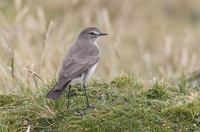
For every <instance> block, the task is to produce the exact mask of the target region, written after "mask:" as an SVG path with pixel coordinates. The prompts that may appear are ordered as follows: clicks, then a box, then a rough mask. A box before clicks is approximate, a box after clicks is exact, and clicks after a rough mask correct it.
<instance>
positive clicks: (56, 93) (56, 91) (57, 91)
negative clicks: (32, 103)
mask: <svg viewBox="0 0 200 132" xmlns="http://www.w3.org/2000/svg"><path fill="white" fill-rule="evenodd" d="M69 83H70V81H69V82H67V83H66V84H65V85H64V86H62V87H60V86H59V85H58V83H56V84H55V85H54V86H53V88H52V89H51V90H50V91H49V92H48V94H47V96H46V97H47V98H51V99H58V98H59V97H60V96H61V94H62V93H63V91H64V90H65V88H66V87H67V86H68V84H69Z"/></svg>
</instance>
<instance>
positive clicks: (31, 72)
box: [25, 68, 44, 81]
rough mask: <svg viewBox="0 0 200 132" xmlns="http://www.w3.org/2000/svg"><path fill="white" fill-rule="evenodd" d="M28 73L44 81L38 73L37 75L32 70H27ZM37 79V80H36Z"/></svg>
mask: <svg viewBox="0 0 200 132" xmlns="http://www.w3.org/2000/svg"><path fill="white" fill-rule="evenodd" d="M25 69H26V70H27V71H28V72H30V73H31V74H32V75H33V76H35V77H37V78H38V79H40V80H42V81H44V80H43V79H42V78H41V77H40V76H39V75H38V74H37V73H35V72H34V71H32V70H31V69H27V68H25ZM35 79H36V78H35Z"/></svg>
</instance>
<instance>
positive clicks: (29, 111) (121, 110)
mask: <svg viewBox="0 0 200 132" xmlns="http://www.w3.org/2000/svg"><path fill="white" fill-rule="evenodd" d="M88 86H89V87H88V95H89V98H90V102H91V103H92V104H95V106H96V108H95V109H93V110H92V109H85V108H86V107H85V97H84V96H83V91H82V90H80V89H81V85H74V86H73V87H72V92H73V94H72V95H71V96H70V106H69V109H67V93H66V92H65V93H64V95H63V96H62V97H61V98H60V99H59V100H57V101H52V100H48V99H46V98H45V95H46V93H47V90H48V86H44V87H41V90H40V91H39V92H38V93H36V94H34V95H32V96H30V94H27V96H26V95H23V96H0V102H1V106H0V111H1V112H0V116H1V118H0V126H1V127H0V131H26V129H27V127H28V126H29V125H30V126H31V130H32V131H66V130H68V131H166V132H168V131H195V130H199V129H200V126H199V124H200V103H199V100H198V99H194V100H193V101H182V99H183V96H181V97H179V96H180V95H182V94H179V93H173V94H172V92H171V89H172V88H173V86H171V85H168V83H167V82H166V83H163V82H156V83H154V84H152V85H150V86H149V87H144V86H143V84H142V83H140V82H139V81H137V79H136V77H133V76H129V75H128V76H127V75H125V76H120V77H119V78H116V79H115V80H114V81H112V82H111V83H105V82H103V81H99V80H93V81H92V82H91V83H90V84H89V85H88ZM77 87H78V88H80V89H78V88H77ZM169 87H170V88H169ZM177 92H178V91H177ZM172 95H173V96H172ZM186 99H187V98H186V97H185V99H184V100H186ZM178 102H181V103H179V105H177V103H178Z"/></svg>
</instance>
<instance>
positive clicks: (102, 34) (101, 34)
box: [99, 33, 108, 36]
mask: <svg viewBox="0 0 200 132" xmlns="http://www.w3.org/2000/svg"><path fill="white" fill-rule="evenodd" d="M104 35H108V34H107V33H100V34H99V36H104Z"/></svg>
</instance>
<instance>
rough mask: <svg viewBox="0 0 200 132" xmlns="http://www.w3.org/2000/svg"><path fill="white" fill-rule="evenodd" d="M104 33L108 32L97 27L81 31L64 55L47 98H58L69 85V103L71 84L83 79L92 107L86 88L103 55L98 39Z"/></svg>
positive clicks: (87, 103) (88, 106)
mask: <svg viewBox="0 0 200 132" xmlns="http://www.w3.org/2000/svg"><path fill="white" fill-rule="evenodd" d="M104 35H107V33H103V32H101V31H100V30H99V29H98V28H97V27H87V28H85V29H83V30H82V31H81V32H80V33H79V35H78V37H77V39H76V40H75V42H74V43H73V44H72V45H71V46H70V48H69V49H68V52H67V53H66V55H65V57H64V60H63V63H62V65H61V68H60V70H59V74H58V81H57V82H56V83H55V85H54V86H53V88H52V89H51V90H50V91H49V92H48V93H47V96H46V97H47V98H50V99H54V100H55V99H58V98H59V97H60V96H61V95H62V93H63V91H64V90H65V88H67V87H68V89H69V91H68V105H69V96H70V95H69V94H70V88H71V84H72V83H73V82H76V81H77V80H81V81H82V82H83V90H84V94H85V98H86V105H87V108H91V107H92V106H91V105H90V104H89V100H88V96H87V92H86V88H87V82H88V80H89V79H90V78H91V76H92V74H93V73H94V71H95V69H96V66H97V64H98V62H99V60H100V56H101V50H100V48H99V46H98V44H97V39H98V38H99V37H100V36H104Z"/></svg>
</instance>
